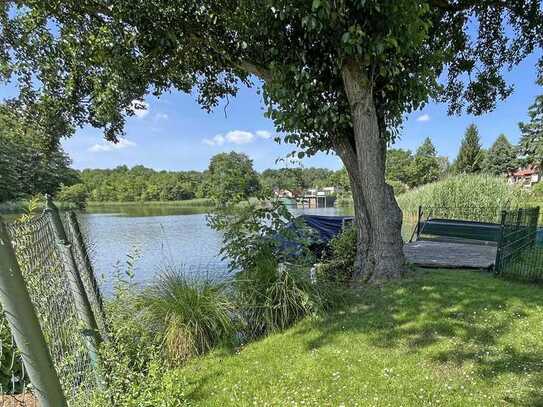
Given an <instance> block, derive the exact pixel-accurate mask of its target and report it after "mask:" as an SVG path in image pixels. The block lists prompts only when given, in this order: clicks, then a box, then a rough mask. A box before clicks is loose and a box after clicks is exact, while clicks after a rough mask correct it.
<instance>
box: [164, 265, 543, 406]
mask: <svg viewBox="0 0 543 407" xmlns="http://www.w3.org/2000/svg"><path fill="white" fill-rule="evenodd" d="M542 294H543V289H541V288H539V287H535V286H529V285H523V284H519V283H512V282H508V281H503V280H500V279H496V278H494V277H493V276H492V275H489V274H484V273H476V272H461V271H454V272H451V271H422V270H417V271H416V272H415V273H414V275H413V276H411V277H409V278H408V279H406V280H404V281H401V282H398V283H393V284H388V285H386V286H384V287H382V288H371V289H367V290H362V291H360V292H359V293H358V295H357V296H356V297H355V299H354V300H351V302H350V303H349V305H348V306H346V307H345V308H343V309H341V310H339V311H336V312H334V313H331V314H329V315H328V316H325V317H311V318H306V319H304V320H302V321H301V322H300V323H298V324H296V325H295V326H294V327H292V328H291V329H289V330H287V331H285V332H283V333H279V334H274V335H271V336H268V337H266V338H264V339H262V340H260V341H257V342H255V343H252V344H250V345H247V346H246V347H244V348H242V349H240V350H238V351H237V352H236V351H229V350H224V349H223V350H217V351H214V352H212V353H211V354H210V355H208V356H205V357H202V358H198V359H194V360H192V361H190V362H189V363H188V364H187V365H186V366H184V367H182V368H179V369H175V370H171V371H169V372H167V373H166V376H167V377H168V380H174V381H175V380H179V382H180V383H184V386H185V392H184V393H185V394H186V400H185V401H186V402H187V403H188V404H191V405H202V406H204V405H205V406H219V405H236V406H240V405H253V404H256V405H274V406H283V405H289V404H293V405H314V406H321V405H336V406H337V405H345V406H355V405H359V406H366V405H377V406H381V405H393V406H397V405H398V406H399V405H404V406H419V405H457V406H468V405H469V406H471V405H478V406H479V405H488V406H494V405H526V406H528V405H530V406H532V405H540V404H541V403H543V390H541V388H542V387H543V343H542V339H543V295H542Z"/></svg>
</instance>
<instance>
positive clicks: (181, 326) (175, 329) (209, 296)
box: [139, 269, 235, 365]
mask: <svg viewBox="0 0 543 407" xmlns="http://www.w3.org/2000/svg"><path fill="white" fill-rule="evenodd" d="M139 304H140V307H141V308H142V310H143V311H144V319H145V321H146V323H147V324H148V328H149V329H150V331H151V332H153V333H154V334H155V335H156V337H157V338H158V340H159V341H160V342H161V344H162V349H163V350H164V351H165V356H166V359H167V360H168V361H169V362H171V363H172V364H174V365H175V364H180V363H182V362H184V361H186V360H187V359H189V358H190V357H192V356H195V355H201V354H202V353H204V352H206V351H208V350H209V349H211V348H212V347H213V346H215V345H218V344H220V343H221V342H223V341H226V340H228V339H230V338H231V337H232V334H233V333H234V331H235V322H234V318H233V311H234V307H233V305H232V303H231V301H230V300H229V299H228V297H227V295H226V291H225V286H224V285H223V284H220V283H216V282H212V281H209V280H199V279H196V278H192V277H190V276H188V275H187V274H185V273H183V272H181V271H179V270H175V269H167V270H165V271H164V272H162V273H161V274H160V275H159V276H158V277H157V278H156V280H155V281H154V282H153V283H152V284H151V285H150V286H149V287H147V288H145V289H144V290H143V291H142V293H141V295H140V297H139Z"/></svg>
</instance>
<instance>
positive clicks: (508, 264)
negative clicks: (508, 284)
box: [495, 207, 543, 282]
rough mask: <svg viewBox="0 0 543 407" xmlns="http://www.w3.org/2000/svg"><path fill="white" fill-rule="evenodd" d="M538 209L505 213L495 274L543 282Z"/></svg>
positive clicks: (503, 213)
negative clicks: (537, 239) (538, 232)
mask: <svg viewBox="0 0 543 407" xmlns="http://www.w3.org/2000/svg"><path fill="white" fill-rule="evenodd" d="M538 218H539V207H537V208H524V209H514V210H508V211H502V214H501V222H500V235H499V239H498V247H497V252H496V264H495V271H496V274H498V275H500V276H503V277H507V278H512V279H516V280H524V281H531V282H543V247H542V246H540V245H539V244H537V242H536V235H537V222H538Z"/></svg>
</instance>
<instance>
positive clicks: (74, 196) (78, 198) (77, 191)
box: [57, 184, 89, 208]
mask: <svg viewBox="0 0 543 407" xmlns="http://www.w3.org/2000/svg"><path fill="white" fill-rule="evenodd" d="M88 197H89V193H88V191H87V187H86V186H85V185H84V184H75V185H71V186H66V185H62V187H61V189H60V191H59V192H58V193H57V199H58V200H59V201H61V202H68V203H73V204H75V205H77V206H78V207H80V208H83V207H85V204H86V202H87V199H88Z"/></svg>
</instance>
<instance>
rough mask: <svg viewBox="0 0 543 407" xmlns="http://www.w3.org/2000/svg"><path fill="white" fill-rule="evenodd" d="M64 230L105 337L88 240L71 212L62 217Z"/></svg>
mask: <svg viewBox="0 0 543 407" xmlns="http://www.w3.org/2000/svg"><path fill="white" fill-rule="evenodd" d="M62 220H63V223H64V228H65V230H66V235H67V238H68V241H69V242H70V244H71V246H72V252H73V255H74V260H75V263H76V266H77V268H78V270H79V271H80V275H81V280H82V282H83V286H84V288H85V291H86V293H87V297H88V299H89V302H90V305H91V308H92V311H93V314H94V316H95V318H96V322H97V324H98V328H99V329H100V333H101V335H102V337H106V336H107V327H106V321H105V313H104V304H103V302H102V293H101V290H100V286H99V283H98V281H97V279H96V276H95V274H94V270H93V266H92V261H91V258H90V254H89V250H88V247H90V245H89V242H88V240H87V239H86V237H85V235H84V233H82V231H81V229H80V226H79V221H78V218H77V215H76V214H75V212H73V211H69V212H65V213H64V216H63V219H62Z"/></svg>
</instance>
